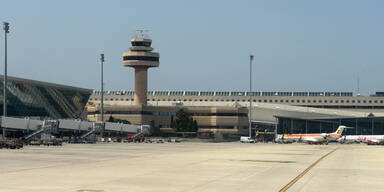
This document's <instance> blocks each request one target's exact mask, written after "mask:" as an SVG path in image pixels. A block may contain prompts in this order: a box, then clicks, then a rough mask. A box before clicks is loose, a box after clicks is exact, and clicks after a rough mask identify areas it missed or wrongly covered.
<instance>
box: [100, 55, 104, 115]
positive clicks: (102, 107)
mask: <svg viewBox="0 0 384 192" xmlns="http://www.w3.org/2000/svg"><path fill="white" fill-rule="evenodd" d="M100 61H101V96H100V97H101V98H100V115H101V121H102V122H104V80H103V76H104V74H103V72H104V66H103V65H104V54H103V53H102V54H100Z"/></svg>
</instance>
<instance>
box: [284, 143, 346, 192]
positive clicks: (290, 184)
mask: <svg viewBox="0 0 384 192" xmlns="http://www.w3.org/2000/svg"><path fill="white" fill-rule="evenodd" d="M337 149H339V148H335V149H334V150H332V151H330V152H328V153H327V154H325V155H324V156H322V157H320V159H318V160H317V161H315V162H314V163H312V165H310V166H309V167H308V168H307V169H305V170H304V171H303V172H302V173H300V174H299V175H298V176H297V177H295V178H294V179H293V180H292V181H291V182H289V183H288V184H287V185H285V186H284V187H283V188H282V189H280V191H279V192H284V191H287V190H288V189H289V188H290V187H291V186H292V185H293V184H295V183H296V182H297V181H298V180H299V179H301V178H302V177H303V176H304V175H305V174H307V173H308V172H309V170H311V169H312V168H313V167H314V166H316V165H317V164H318V163H319V162H320V161H321V160H323V159H324V158H326V157H327V156H328V155H330V154H331V153H333V152H335V151H336V150H337Z"/></svg>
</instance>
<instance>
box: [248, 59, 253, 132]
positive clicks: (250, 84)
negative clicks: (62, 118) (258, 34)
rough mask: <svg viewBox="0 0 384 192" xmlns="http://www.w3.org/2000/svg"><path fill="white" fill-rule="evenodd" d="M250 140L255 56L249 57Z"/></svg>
mask: <svg viewBox="0 0 384 192" xmlns="http://www.w3.org/2000/svg"><path fill="white" fill-rule="evenodd" d="M249 59H250V62H249V119H248V120H249V138H251V136H252V95H253V94H252V61H253V55H250V56H249Z"/></svg>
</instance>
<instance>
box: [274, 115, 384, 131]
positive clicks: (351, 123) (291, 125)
mask: <svg viewBox="0 0 384 192" xmlns="http://www.w3.org/2000/svg"><path fill="white" fill-rule="evenodd" d="M339 125H345V126H348V127H353V128H350V129H346V130H344V133H343V135H384V117H364V118H332V119H321V120H320V119H317V120H316V119H310V120H308V119H296V118H288V117H278V126H277V133H278V134H286V133H287V134H296V133H331V132H334V131H336V129H337V128H338V126H339Z"/></svg>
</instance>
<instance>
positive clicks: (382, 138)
mask: <svg viewBox="0 0 384 192" xmlns="http://www.w3.org/2000/svg"><path fill="white" fill-rule="evenodd" d="M337 141H339V142H340V143H350V142H355V143H361V142H364V143H368V142H373V143H377V144H379V143H383V142H384V135H344V136H342V137H340V138H339V139H337Z"/></svg>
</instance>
